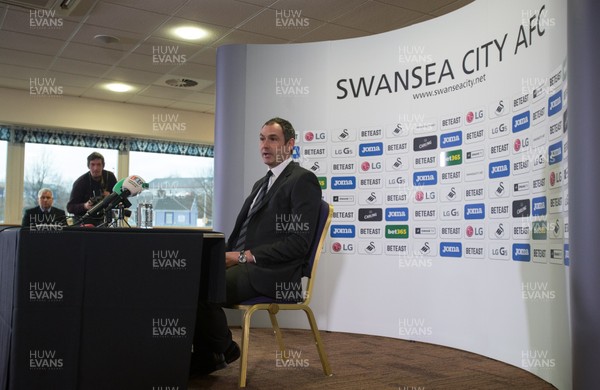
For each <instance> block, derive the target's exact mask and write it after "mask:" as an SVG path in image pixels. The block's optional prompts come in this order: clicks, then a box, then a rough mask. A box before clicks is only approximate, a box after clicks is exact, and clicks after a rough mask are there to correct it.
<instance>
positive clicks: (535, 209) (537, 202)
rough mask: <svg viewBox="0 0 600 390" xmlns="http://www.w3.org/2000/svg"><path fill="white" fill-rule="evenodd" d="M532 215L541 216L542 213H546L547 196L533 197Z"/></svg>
mask: <svg viewBox="0 0 600 390" xmlns="http://www.w3.org/2000/svg"><path fill="white" fill-rule="evenodd" d="M531 205H532V208H531V215H532V216H534V217H539V216H542V215H546V197H545V196H540V197H538V198H533V199H532V200H531Z"/></svg>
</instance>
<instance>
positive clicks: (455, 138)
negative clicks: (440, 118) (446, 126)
mask: <svg viewBox="0 0 600 390" xmlns="http://www.w3.org/2000/svg"><path fill="white" fill-rule="evenodd" d="M460 145H462V131H455V132H452V133H446V134H441V135H440V147H441V148H453V147H455V146H460Z"/></svg>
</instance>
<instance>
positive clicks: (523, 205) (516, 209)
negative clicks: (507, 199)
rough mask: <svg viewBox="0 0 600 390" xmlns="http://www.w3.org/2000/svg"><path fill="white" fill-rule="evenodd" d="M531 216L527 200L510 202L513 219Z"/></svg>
mask: <svg viewBox="0 0 600 390" xmlns="http://www.w3.org/2000/svg"><path fill="white" fill-rule="evenodd" d="M530 215H531V204H530V201H529V199H518V200H513V202H512V216H513V218H523V217H529V216H530Z"/></svg>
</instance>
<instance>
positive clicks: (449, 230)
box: [215, 0, 571, 389]
mask: <svg viewBox="0 0 600 390" xmlns="http://www.w3.org/2000/svg"><path fill="white" fill-rule="evenodd" d="M219 58H220V64H221V65H222V66H221V65H220V67H219V72H220V75H219V80H222V82H221V84H220V85H219V87H218V99H219V100H218V103H217V137H216V144H215V147H216V152H215V155H216V171H217V176H218V175H219V172H227V175H228V177H229V179H228V180H227V183H224V182H223V181H221V182H218V183H217V188H216V196H217V199H221V200H222V202H220V203H217V208H218V210H217V212H216V220H215V226H216V227H217V229H219V230H222V231H225V232H229V231H231V227H232V225H233V221H234V218H235V212H236V211H237V209H239V207H232V204H233V205H235V206H241V203H242V201H243V198H244V196H247V194H248V193H249V190H250V187H251V185H252V183H253V182H254V181H255V180H257V179H258V178H259V177H261V176H262V175H264V172H265V170H266V167H265V166H264V164H262V163H261V161H260V158H259V155H258V132H259V129H260V127H261V125H262V123H264V121H265V120H267V119H269V118H271V117H273V116H281V117H284V118H286V119H289V120H290V121H291V122H292V123H293V124H294V126H295V128H296V131H297V136H298V137H297V145H298V148H297V150H296V153H295V159H296V160H297V161H298V162H300V163H301V164H302V165H303V166H304V167H306V168H307V169H310V170H312V171H313V172H315V174H316V175H317V176H318V177H319V179H320V181H321V183H322V188H323V194H324V198H325V199H326V200H327V201H329V202H330V203H332V204H333V206H334V208H335V214H334V219H333V222H332V227H331V230H330V232H329V237H328V240H327V245H326V250H325V253H324V254H323V258H322V263H321V266H320V269H319V274H318V282H317V287H316V290H317V291H316V295H315V297H314V298H313V299H314V301H313V302H314V305H313V307H314V308H315V311H316V315H317V317H318V318H317V319H318V322H319V326H320V327H321V329H328V330H332V331H343V332H355V333H367V334H373V335H383V336H389V337H395V338H402V339H410V340H417V341H424V342H430V343H435V344H441V345H447V346H451V347H455V348H460V349H464V350H468V351H473V352H476V353H479V354H482V355H486V356H489V357H492V358H495V359H499V360H502V361H505V362H507V363H510V364H513V365H515V366H518V367H522V368H523V369H526V370H529V371H531V372H533V373H535V374H536V375H538V376H540V377H542V378H543V379H545V380H547V381H549V382H551V383H552V384H554V385H555V386H557V387H559V388H561V389H562V388H570V386H571V381H570V377H571V357H570V335H569V310H568V296H567V294H568V283H567V277H568V275H567V273H568V217H567V210H568V192H567V180H568V175H567V173H568V166H567V155H568V142H567V120H566V112H567V80H566V66H567V64H566V0H526V1H521V0H519V1H516V0H515V1H503V2H498V1H494V2H493V1H483V0H480V1H476V2H474V3H472V4H471V5H469V6H467V7H464V8H462V9H460V10H458V11H456V12H454V13H452V14H449V15H446V16H443V17H440V18H437V19H435V20H432V21H429V22H426V23H421V24H418V25H415V26H411V27H409V28H405V29H401V30H397V31H392V32H389V33H385V34H379V35H376V36H371V37H366V38H360V39H352V40H344V41H333V42H321V43H311V44H297V45H249V46H233V47H223V48H220V49H219ZM228 79H231V80H233V79H235V80H237V82H236V83H233V82H231V81H229V82H227V81H226V80H228ZM234 84H235V85H234ZM240 95H241V96H240ZM236 139H237V140H239V141H240V142H235V140H236ZM240 144H241V145H242V147H240ZM240 167H243V169H241V170H240ZM240 183H243V191H242V190H241V189H240V185H239V184H240ZM225 200H226V201H225ZM286 226H287V227H286ZM286 228H287V229H293V228H294V226H293V224H289V225H282V229H286ZM298 320H299V321H300V320H302V321H304V320H303V319H302V318H298ZM299 321H298V322H297V321H296V319H294V320H293V321H292V322H291V323H289V324H287V325H293V326H304V323H303V322H299Z"/></svg>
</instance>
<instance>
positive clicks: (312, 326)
mask: <svg viewBox="0 0 600 390" xmlns="http://www.w3.org/2000/svg"><path fill="white" fill-rule="evenodd" d="M302 310H304V312H305V313H306V317H308V322H309V323H310V329H311V330H312V333H313V337H314V338H315V344H316V345H317V351H319V358H321V365H322V366H323V373H324V374H325V375H327V376H331V375H333V373H332V372H331V367H330V366H329V360H328V359H327V354H326V353H325V347H324V346H323V341H322V340H321V335H320V334H319V328H318V327H317V321H315V316H314V314H313V312H312V310H311V309H310V307H308V306H305V307H304V308H302Z"/></svg>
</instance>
